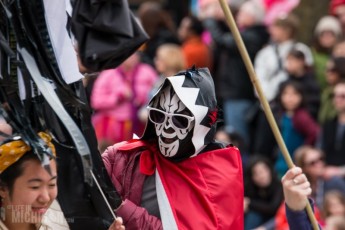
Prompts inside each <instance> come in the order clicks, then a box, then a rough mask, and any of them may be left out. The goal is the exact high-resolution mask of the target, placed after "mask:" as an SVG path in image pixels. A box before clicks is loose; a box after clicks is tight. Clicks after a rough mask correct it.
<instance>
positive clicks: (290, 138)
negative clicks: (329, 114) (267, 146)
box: [275, 80, 319, 176]
mask: <svg viewBox="0 0 345 230" xmlns="http://www.w3.org/2000/svg"><path fill="white" fill-rule="evenodd" d="M276 100H277V112H276V117H277V121H278V124H279V126H280V129H281V133H282V136H283V139H284V141H285V143H286V147H287V149H288V151H289V153H290V154H291V155H292V154H293V153H294V151H295V150H296V149H297V148H298V147H299V146H301V145H303V144H309V145H313V144H314V143H315V141H316V138H317V136H318V133H319V125H318V124H317V123H316V122H315V120H314V119H313V118H312V116H311V114H310V113H309V112H308V111H307V110H306V108H305V97H304V94H303V88H302V86H301V85H300V84H299V83H298V82H296V81H292V80H288V81H286V82H283V83H282V84H281V86H280V89H279V93H278V96H277V98H276ZM275 168H276V170H277V172H278V174H279V175H280V176H282V175H283V174H284V173H285V172H286V170H287V169H288V167H287V165H286V162H285V160H284V158H283V155H282V154H280V153H279V154H278V158H277V161H276V163H275Z"/></svg>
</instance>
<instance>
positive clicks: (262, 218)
mask: <svg viewBox="0 0 345 230" xmlns="http://www.w3.org/2000/svg"><path fill="white" fill-rule="evenodd" d="M244 186H245V187H244V188H245V189H244V191H245V198H244V212H245V217H244V218H245V220H244V224H245V229H253V228H255V227H258V226H259V225H261V224H263V223H264V222H266V221H268V220H270V219H271V218H272V217H274V215H275V213H276V211H277V209H278V207H279V206H280V204H281V203H282V201H283V192H282V187H281V183H280V181H279V179H278V178H277V173H276V172H275V171H274V169H273V165H272V163H271V161H269V160H268V159H267V158H265V157H263V156H261V155H254V156H253V157H252V158H251V159H250V160H249V162H248V166H247V167H246V170H245V177H244Z"/></svg>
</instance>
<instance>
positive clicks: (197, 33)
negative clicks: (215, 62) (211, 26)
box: [178, 16, 212, 69]
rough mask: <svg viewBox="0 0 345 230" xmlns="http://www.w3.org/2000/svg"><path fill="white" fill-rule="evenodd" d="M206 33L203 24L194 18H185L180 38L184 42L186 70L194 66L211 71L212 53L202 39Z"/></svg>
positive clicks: (181, 26) (180, 29)
mask: <svg viewBox="0 0 345 230" xmlns="http://www.w3.org/2000/svg"><path fill="white" fill-rule="evenodd" d="M203 31H204V27H203V25H202V22H201V21H200V20H199V19H198V18H196V17H194V16H187V17H185V18H183V20H182V22H181V24H180V27H179V29H178V36H179V39H180V41H181V42H182V50H183V54H184V57H185V60H186V68H190V67H192V66H193V65H196V67H198V68H201V67H208V68H209V69H211V63H212V56H211V51H210V49H209V47H208V45H206V44H205V43H204V42H203V41H202V38H201V35H202V33H203Z"/></svg>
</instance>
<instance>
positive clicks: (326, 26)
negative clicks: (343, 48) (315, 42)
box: [314, 15, 342, 37]
mask: <svg viewBox="0 0 345 230" xmlns="http://www.w3.org/2000/svg"><path fill="white" fill-rule="evenodd" d="M325 31H331V32H333V33H334V34H335V36H336V37H341V36H342V29H341V25H340V22H339V20H338V19H337V18H335V17H333V16H329V15H327V16H323V17H322V18H320V20H319V21H318V23H317V25H316V28H315V31H314V32H315V35H316V36H318V35H320V34H321V33H322V32H325Z"/></svg>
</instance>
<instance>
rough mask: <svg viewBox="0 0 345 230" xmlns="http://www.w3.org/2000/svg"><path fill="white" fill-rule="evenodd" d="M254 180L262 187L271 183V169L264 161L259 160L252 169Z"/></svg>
mask: <svg viewBox="0 0 345 230" xmlns="http://www.w3.org/2000/svg"><path fill="white" fill-rule="evenodd" d="M252 175H253V182H254V183H255V184H256V185H257V186H258V187H260V188H266V187H268V186H269V185H270V184H271V181H272V177H271V172H270V169H269V168H268V167H267V165H266V164H265V163H263V162H258V163H257V164H255V165H254V167H253V169H252Z"/></svg>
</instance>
